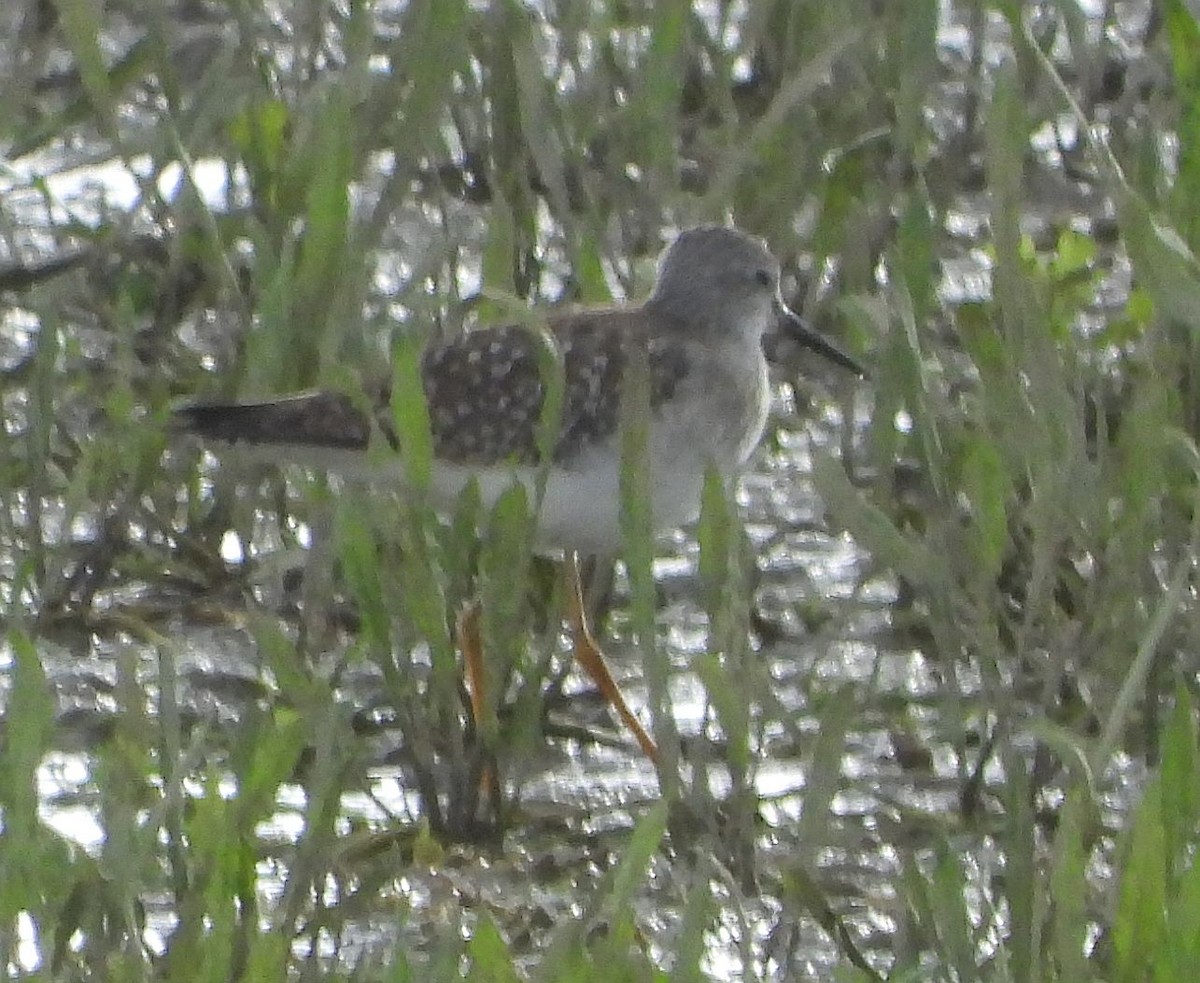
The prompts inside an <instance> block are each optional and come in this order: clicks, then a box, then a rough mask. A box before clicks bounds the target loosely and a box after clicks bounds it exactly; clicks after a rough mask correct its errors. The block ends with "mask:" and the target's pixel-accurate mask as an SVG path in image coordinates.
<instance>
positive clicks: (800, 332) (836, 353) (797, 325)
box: [776, 301, 867, 379]
mask: <svg viewBox="0 0 1200 983" xmlns="http://www.w3.org/2000/svg"><path fill="white" fill-rule="evenodd" d="M776 307H777V308H778V313H779V322H780V326H781V327H782V328H783V330H784V332H785V333H786V334H788V335H790V336H791V337H792V338H794V339H796V341H798V342H799V343H800V344H801V345H803V346H804V347H805V348H808V349H810V350H812V351H814V352H816V353H817V354H818V355H823V356H824V357H825V358H827V359H829V360H830V361H831V362H836V363H837V364H838V365H840V366H841V367H842V368H844V369H849V370H850V371H851V372H853V373H854V374H855V375H856V376H858V377H859V378H860V379H866V378H867V370H866V369H865V368H863V367H862V365H860V364H859V363H858V362H857V361H856V360H855V359H853V358H851V357H850V356H849V355H847V354H846V353H845V352H844V351H842V350H841V349H840V348H838V346H837V345H835V344H834V343H833V342H832V341H829V340H828V339H826V338H825V336H824V335H821V334H818V333H817V332H816V331H815V330H813V328H811V327H809V325H808V322H807V321H805V320H804V319H803V318H802V317H801V316H800V315H799V314H797V313H796V312H795V311H793V310H791V309H790V308H789V307H788V306H787V305H786V304H784V303H783V302H782V301H780V302H779V303H778V304H777V305H776Z"/></svg>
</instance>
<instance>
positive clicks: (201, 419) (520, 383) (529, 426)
mask: <svg viewBox="0 0 1200 983" xmlns="http://www.w3.org/2000/svg"><path fill="white" fill-rule="evenodd" d="M639 328H640V322H639V321H638V319H637V317H636V316H635V315H633V314H631V313H629V312H623V311H605V312H594V313H589V312H583V313H579V314H570V315H566V316H564V317H561V318H557V319H554V320H552V321H551V322H550V329H551V331H552V332H553V334H554V336H555V339H556V341H557V343H558V345H559V350H560V353H561V355H562V359H563V373H564V376H563V383H564V391H563V407H562V415H561V418H560V421H559V434H558V439H557V440H556V442H555V445H554V459H555V460H556V461H562V460H564V459H567V458H570V457H571V456H573V455H574V454H576V453H577V452H578V451H579V450H580V449H581V448H583V447H584V446H586V445H587V444H589V443H592V442H595V441H597V440H603V439H604V438H606V437H610V436H612V434H614V433H615V432H616V430H617V427H618V425H619V420H620V394H621V378H622V375H623V373H624V370H625V364H626V361H627V358H628V356H629V353H630V351H631V350H632V346H634V345H640V344H646V346H647V355H648V358H649V364H650V388H651V392H650V402H651V407H655V406H658V405H659V404H661V403H662V402H663V401H664V400H666V399H669V398H670V397H671V395H672V394H673V393H674V391H675V388H676V386H677V385H678V384H679V382H680V381H681V380H682V379H683V377H684V376H685V375H686V374H687V369H688V364H687V357H686V353H685V352H684V350H683V348H682V347H681V346H679V345H677V344H672V343H670V342H667V341H663V340H662V339H660V338H657V337H655V338H652V339H651V340H649V341H648V342H647V341H646V340H645V337H646V336H645V335H644V333H643V332H641V331H640V330H639ZM542 344H543V343H542V341H541V340H540V339H539V338H538V337H536V336H535V335H534V334H533V332H532V330H531V329H528V328H524V327H499V328H486V329H481V330H478V331H473V332H469V333H467V334H464V335H461V336H459V337H457V338H453V339H451V340H449V341H444V342H439V343H436V344H433V345H431V346H430V347H429V348H427V349H426V350H425V352H424V354H423V356H422V365H421V371H422V378H423V381H424V388H425V398H426V401H427V403H428V406H429V418H430V427H431V430H432V435H433V448H434V454H435V455H436V456H437V457H439V458H441V459H442V460H446V461H452V462H454V463H457V464H466V465H488V464H498V463H501V462H512V463H521V464H535V463H536V462H537V458H538V454H537V436H538V426H539V423H540V421H541V413H542V405H543V401H544V400H545V393H546V386H545V383H544V381H543V378H542V367H541V366H542V362H543V361H546V360H545V359H544V357H540V356H541V346H542ZM373 401H374V402H375V405H376V410H375V414H374V415H375V423H376V427H377V429H378V430H379V431H380V432H381V433H382V434H383V435H384V436H385V437H386V439H387V440H388V442H389V443H390V444H391V445H392V446H393V447H396V446H397V443H398V442H397V438H396V435H395V428H394V425H393V422H392V414H391V407H390V404H389V392H388V390H387V388H386V386H384V387H379V389H378V390H377V392H376V398H375V399H374V400H373ZM174 425H175V426H176V427H177V428H179V429H182V430H186V431H188V432H190V433H194V434H197V435H199V436H201V437H206V438H208V439H211V440H219V441H223V442H226V443H244V444H250V445H253V444H267V445H288V444H291V445H302V446H308V447H328V448H335V449H339V450H365V449H366V447H367V444H368V441H369V440H370V437H371V430H372V427H371V424H370V421H369V418H368V416H367V415H366V414H365V413H363V412H362V411H361V409H360V408H359V405H358V404H356V402H355V401H354V400H352V399H351V398H350V397H349V396H346V395H343V394H341V393H334V392H312V393H301V394H298V395H296V396H290V397H285V398H283V399H278V400H270V401H263V402H258V403H239V404H213V405H204V404H193V405H188V406H182V407H180V408H178V409H177V410H176V411H175V414H174Z"/></svg>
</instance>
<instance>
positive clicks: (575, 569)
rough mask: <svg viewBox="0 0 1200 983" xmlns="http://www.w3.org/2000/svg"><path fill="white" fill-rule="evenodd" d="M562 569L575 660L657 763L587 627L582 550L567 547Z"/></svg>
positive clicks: (653, 748) (650, 742)
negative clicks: (579, 552)
mask: <svg viewBox="0 0 1200 983" xmlns="http://www.w3.org/2000/svg"><path fill="white" fill-rule="evenodd" d="M563 573H564V577H565V579H566V587H567V619H568V623H569V624H570V627H571V641H572V643H573V645H574V655H575V661H576V662H578V663H579V665H580V668H582V669H583V671H584V672H586V673H587V674H588V675H589V676H590V677H591V678H592V681H593V682H594V683H595V684H596V686H597V687H599V689H600V693H601V695H603V697H604V698H605V699H606V700H607V701H608V702H609V703H610V704H611V705H612V706H613V707H614V708H615V709H616V711H617V714H618V716H620V718H621V720H623V721H624V722H625V726H626V727H628V728H629V729H630V730H631V731H633V736H634V737H635V738H637V742H638V744H640V745H641V747H642V751H644V752H645V754H646V757H648V758H649V759H650V760H651V761H653V762H654V763H655V764H658V747H657V746H656V745H655V743H654V740H653V739H652V738H651V737H650V735H649V734H647V733H646V730H645V728H644V727H642V724H641V722H640V721H639V720H638V718H637V717H635V716H634V715H633V711H632V710H630V709H629V704H628V703H626V702H625V697H624V695H623V694H622V693H621V689H620V687H618V686H617V681H616V680H615V679H613V677H612V673H611V672H609V671H608V665H607V664H606V663H605V661H604V655H603V654H602V653H601V651H600V646H599V644H598V643H597V642H596V639H595V638H594V637H592V631H591V629H590V628H589V627H588V623H587V610H586V608H585V606H584V601H583V585H582V583H581V582H580V578H579V554H577V553H575V552H574V551H568V553H567V555H566V558H565V561H564V564H563Z"/></svg>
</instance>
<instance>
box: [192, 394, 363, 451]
mask: <svg viewBox="0 0 1200 983" xmlns="http://www.w3.org/2000/svg"><path fill="white" fill-rule="evenodd" d="M171 426H172V428H173V429H175V430H177V431H180V432H184V433H190V434H195V435H196V436H198V437H203V438H205V439H207V440H215V441H221V442H223V443H228V444H247V445H254V444H259V445H278V444H289V445H293V446H309V447H314V448H331V449H339V450H364V449H365V448H366V446H367V442H368V440H369V439H370V436H371V425H370V421H369V420H368V418H367V416H366V414H365V413H363V412H362V411H361V410H360V409H358V407H356V406H355V405H354V404H353V403H352V402H351V400H350V399H349V397H347V396H345V395H343V394H341V393H330V392H313V393H302V394H300V395H297V396H290V397H287V398H285V399H276V400H269V401H264V402H261V403H224V404H221V403H208V404H206V403H190V404H186V405H184V406H180V407H177V408H176V409H175V411H174V412H173V414H172V417H171Z"/></svg>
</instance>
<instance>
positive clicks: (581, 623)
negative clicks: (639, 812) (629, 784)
mask: <svg viewBox="0 0 1200 983" xmlns="http://www.w3.org/2000/svg"><path fill="white" fill-rule="evenodd" d="M564 577H565V580H566V588H567V619H568V623H569V625H570V628H571V639H572V642H573V645H574V652H573V654H574V656H575V661H576V662H578V663H579V666H580V668H581V669H583V671H584V672H586V673H587V674H588V676H590V677H591V679H592V681H593V682H594V683H595V684H596V686H597V687H598V688H599V690H600V693H601V695H602V696H603V697H604V698H605V699H606V700H607V701H608V702H609V704H610V705H611V706H612V707H613V708H614V709H615V710H616V711H617V715H618V716H619V717H620V718H621V720H622V721H624V723H625V726H626V727H628V728H629V729H630V731H631V732H632V733H633V736H634V737H635V738H636V739H637V742H638V744H639V745H640V746H641V748H642V751H643V752H645V754H646V757H648V758H649V759H650V760H651V761H653V762H654V763H655V764H658V746H657V745H656V744H655V743H654V739H653V738H652V737H651V736H650V735H649V734H647V733H646V729H645V728H644V727H643V726H642V724H641V721H639V720H638V718H637V717H635V716H634V713H633V711H632V710H631V709H630V708H629V704H628V703H626V702H625V696H624V694H623V693H622V692H621V688H620V687H619V686H618V685H617V681H616V680H615V679H613V677H612V673H611V672H609V670H608V664H607V663H606V662H605V661H604V655H603V653H602V652H601V651H600V646H599V644H598V643H597V642H596V639H595V637H594V636H593V635H592V631H591V628H590V627H589V626H588V622H587V613H586V610H585V606H584V601H583V585H582V583H581V582H580V578H579V557H578V556H577V555H576V554H575V553H571V554H569V555H568V556H567V558H566V562H565V567H564ZM455 630H456V634H457V636H458V645H459V648H460V650H461V651H462V653H463V659H464V661H465V662H466V676H467V692H468V693H469V695H470V698H471V713H472V715H473V717H474V719H475V726H476V728H479V727H481V726H483V721H484V714H485V713H486V712H487V673H486V671H485V668H484V665H483V638H482V633H481V632H480V629H479V606H478V605H477V604H473V605H470V606H468V607H466V608H465V609H464V610H463V611H462V612H461V613H460V614H459V616H458V619H457V623H456V626H455ZM485 777H490V776H488V775H487V773H485Z"/></svg>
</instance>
